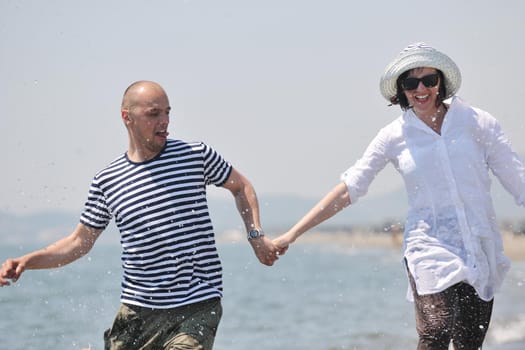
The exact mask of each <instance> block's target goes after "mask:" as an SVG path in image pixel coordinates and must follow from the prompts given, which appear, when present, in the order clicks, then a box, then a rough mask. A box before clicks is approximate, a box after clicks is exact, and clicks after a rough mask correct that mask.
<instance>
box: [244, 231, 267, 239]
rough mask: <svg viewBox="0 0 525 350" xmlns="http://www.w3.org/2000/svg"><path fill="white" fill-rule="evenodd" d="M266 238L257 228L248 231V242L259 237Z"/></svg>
mask: <svg viewBox="0 0 525 350" xmlns="http://www.w3.org/2000/svg"><path fill="white" fill-rule="evenodd" d="M262 236H264V232H263V231H262V230H257V229H255V228H252V229H251V230H250V231H248V240H252V239H255V238H257V237H262Z"/></svg>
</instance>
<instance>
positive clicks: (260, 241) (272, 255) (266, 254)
mask: <svg viewBox="0 0 525 350" xmlns="http://www.w3.org/2000/svg"><path fill="white" fill-rule="evenodd" d="M249 242H250V244H251V245H252V248H253V251H254V252H255V256H257V258H258V259H259V261H260V262H261V263H262V264H264V265H267V266H272V265H273V264H274V263H275V261H276V260H277V259H279V255H283V254H284V253H285V252H286V249H279V248H277V246H276V245H275V244H274V243H273V242H272V241H271V240H270V239H269V238H267V237H266V236H260V237H258V238H254V239H250V240H249Z"/></svg>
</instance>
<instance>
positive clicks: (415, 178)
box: [341, 97, 525, 300]
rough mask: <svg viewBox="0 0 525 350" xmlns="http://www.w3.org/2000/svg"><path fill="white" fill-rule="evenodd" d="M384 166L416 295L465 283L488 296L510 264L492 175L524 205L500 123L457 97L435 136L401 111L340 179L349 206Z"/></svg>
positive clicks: (520, 177)
mask: <svg viewBox="0 0 525 350" xmlns="http://www.w3.org/2000/svg"><path fill="white" fill-rule="evenodd" d="M388 163H392V164H393V165H394V167H395V168H396V169H397V171H398V172H399V173H400V174H401V175H402V177H403V180H404V182H405V187H406V191H407V197H408V204H409V210H408V214H407V218H406V223H405V234H404V247H403V248H404V257H405V259H406V261H407V265H408V268H409V270H410V272H411V273H412V275H413V276H414V279H415V282H416V288H417V291H418V293H419V294H422V295H424V294H432V293H437V292H440V291H443V290H444V289H446V288H448V287H450V286H452V285H454V284H456V283H458V282H462V281H465V282H467V283H469V284H470V285H472V286H473V287H474V288H475V289H476V291H477V293H478V294H479V296H480V297H481V298H482V299H484V300H490V299H492V298H493V296H494V292H495V291H496V290H497V289H498V288H499V287H500V286H501V283H502V281H503V278H504V276H505V274H506V272H507V271H508V269H509V267H510V261H509V259H507V258H506V257H505V256H504V254H503V244H502V240H501V234H500V232H499V229H498V221H497V219H496V215H495V212H494V208H493V204H492V198H491V195H490V186H491V179H490V176H489V170H490V171H492V172H493V174H494V175H495V176H496V177H497V179H498V180H499V181H500V182H501V184H502V185H503V187H504V188H505V189H506V190H507V191H508V192H509V193H510V194H511V195H512V196H513V197H514V199H515V201H516V203H517V204H519V205H522V206H523V205H524V203H525V167H524V166H523V164H522V162H521V161H520V159H519V157H518V156H517V155H516V153H514V152H513V150H512V149H511V146H510V143H509V141H508V140H507V138H506V137H505V135H504V134H503V132H502V130H501V127H500V125H499V123H498V121H497V120H496V119H495V118H494V117H492V116H491V115H490V114H489V113H487V112H485V111H482V110H480V109H478V108H475V107H471V106H469V105H467V104H466V103H465V102H463V101H462V100H461V99H459V98H457V97H454V98H453V99H452V101H451V104H450V107H449V109H448V111H447V113H446V115H445V119H444V121H443V125H442V127H441V135H439V134H437V133H436V132H435V131H433V130H432V129H431V128H430V127H428V126H427V125H426V124H425V123H423V121H421V120H420V119H419V118H418V117H417V116H416V115H415V114H414V112H413V111H412V110H411V109H409V110H407V111H405V112H404V113H403V114H402V115H401V116H400V117H398V118H397V119H396V120H394V121H393V122H392V123H390V124H389V125H387V126H386V127H384V128H383V129H381V130H380V131H379V133H378V134H377V136H376V137H375V138H374V140H373V141H372V142H371V143H370V145H369V146H368V147H367V149H366V151H365V153H364V154H363V156H362V157H361V158H360V159H359V160H358V161H357V162H356V163H355V164H354V165H353V166H352V167H350V168H349V169H348V170H347V171H345V172H344V173H343V174H342V175H341V179H342V181H344V182H345V183H346V185H347V187H348V191H349V194H350V199H351V201H352V203H355V202H356V201H357V200H358V199H359V198H360V197H361V196H363V195H365V194H366V192H367V190H368V187H369V186H370V184H371V182H372V181H373V179H374V178H375V176H376V175H377V173H378V172H379V171H381V170H382V169H383V168H384V167H385V166H386V164H388ZM408 297H409V299H411V293H408Z"/></svg>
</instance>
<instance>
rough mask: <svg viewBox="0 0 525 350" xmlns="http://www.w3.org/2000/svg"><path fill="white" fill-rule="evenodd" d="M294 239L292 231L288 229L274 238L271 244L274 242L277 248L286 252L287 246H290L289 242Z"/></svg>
mask: <svg viewBox="0 0 525 350" xmlns="http://www.w3.org/2000/svg"><path fill="white" fill-rule="evenodd" d="M294 241H295V236H294V235H293V233H291V232H290V231H288V232H286V233H284V234H282V235H280V236H279V237H277V238H275V239H274V240H273V244H275V246H276V247H277V248H278V249H279V250H281V251H283V254H284V252H286V251H287V250H288V248H289V247H290V244H292V243H293V242H294Z"/></svg>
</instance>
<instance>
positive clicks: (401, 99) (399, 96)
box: [390, 69, 447, 111]
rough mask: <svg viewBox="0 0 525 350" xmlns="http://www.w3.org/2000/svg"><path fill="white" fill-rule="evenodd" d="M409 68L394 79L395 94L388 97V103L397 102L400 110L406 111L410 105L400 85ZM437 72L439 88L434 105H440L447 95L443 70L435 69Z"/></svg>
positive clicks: (395, 103) (394, 103)
mask: <svg viewBox="0 0 525 350" xmlns="http://www.w3.org/2000/svg"><path fill="white" fill-rule="evenodd" d="M410 71H411V70H407V71H406V72H403V74H401V75H400V76H399V78H397V81H396V90H397V91H396V95H395V96H394V97H392V98H391V99H390V103H391V104H393V105H397V104H399V106H400V107H401V109H402V110H404V111H406V110H407V109H409V108H410V107H411V106H410V105H409V104H408V100H407V97H406V96H405V92H404V90H403V87H402V86H401V82H402V81H403V80H405V79H406V78H407V77H408V74H409V73H410ZM436 71H437V73H438V74H439V90H438V98H437V100H436V107H437V106H439V105H441V103H443V100H445V97H446V96H447V88H446V86H445V76H444V75H443V72H442V71H440V70H439V69H436Z"/></svg>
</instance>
